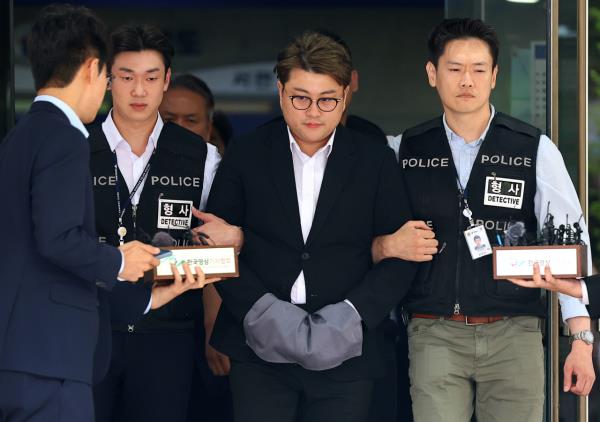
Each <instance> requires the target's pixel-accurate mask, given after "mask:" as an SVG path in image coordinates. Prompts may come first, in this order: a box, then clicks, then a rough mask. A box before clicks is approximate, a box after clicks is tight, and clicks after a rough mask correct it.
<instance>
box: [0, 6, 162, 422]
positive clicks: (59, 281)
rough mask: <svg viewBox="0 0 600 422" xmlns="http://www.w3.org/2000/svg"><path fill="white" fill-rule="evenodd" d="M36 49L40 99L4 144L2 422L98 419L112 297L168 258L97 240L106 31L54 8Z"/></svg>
mask: <svg viewBox="0 0 600 422" xmlns="http://www.w3.org/2000/svg"><path fill="white" fill-rule="evenodd" d="M27 46H28V48H27V52H28V55H29V60H30V62H31V68H32V73H33V80H34V83H35V88H36V91H37V96H36V97H35V99H34V102H33V104H32V106H31V109H30V110H29V112H28V113H27V114H25V115H24V116H23V117H22V118H21V119H20V120H19V123H18V124H17V125H16V127H15V128H14V129H13V130H11V131H10V132H9V134H8V135H7V137H6V139H5V140H4V141H3V142H2V144H1V146H0V195H1V197H2V207H0V220H1V221H2V223H3V234H4V235H5V241H3V242H1V245H0V256H2V259H0V279H1V280H2V282H0V420H2V421H4V422H17V421H43V422H54V421H91V420H93V419H94V409H93V400H92V387H91V384H92V381H93V373H94V372H95V371H94V354H95V353H94V350H95V347H96V344H97V343H101V342H106V341H108V340H109V339H107V338H105V336H104V335H99V333H103V331H104V328H105V327H107V326H108V324H109V321H108V318H107V315H108V313H107V312H105V311H106V305H107V303H106V300H105V299H106V296H107V294H106V292H107V291H110V290H115V289H117V288H118V287H120V286H129V285H130V283H127V282H137V281H138V279H139V278H140V277H141V276H142V275H143V273H144V271H147V270H149V269H151V268H153V267H154V266H155V265H157V264H158V260H157V259H156V258H155V257H154V254H156V253H158V249H157V248H154V247H151V246H149V245H144V244H142V243H140V242H136V241H134V242H130V243H125V244H122V245H120V246H119V248H116V247H114V246H109V245H106V244H101V243H99V242H98V239H97V237H96V232H95V227H94V226H95V224H94V223H95V222H94V201H93V195H92V182H91V177H90V171H89V167H88V162H89V146H88V141H87V140H86V138H87V136H88V132H87V130H86V128H85V127H84V123H89V122H91V121H92V120H94V118H95V116H96V113H97V111H98V108H99V107H100V104H101V103H102V99H103V97H104V93H105V91H106V62H107V50H108V49H107V41H106V32H105V29H104V25H103V24H102V23H101V22H100V20H99V19H98V18H97V17H96V16H95V15H94V14H92V12H91V11H90V10H89V9H86V8H84V7H75V6H70V5H52V6H48V7H45V8H43V9H42V11H41V12H40V15H39V16H38V18H37V19H36V21H35V22H34V23H33V26H32V29H31V33H30V34H29V37H28V42H27ZM118 279H119V280H123V281H118ZM127 306H128V305H127ZM106 352H107V351H106ZM96 355H97V354H96ZM96 358H99V356H98V355H97V356H96ZM101 358H103V359H105V360H106V359H107V358H108V357H107V356H102V357H101Z"/></svg>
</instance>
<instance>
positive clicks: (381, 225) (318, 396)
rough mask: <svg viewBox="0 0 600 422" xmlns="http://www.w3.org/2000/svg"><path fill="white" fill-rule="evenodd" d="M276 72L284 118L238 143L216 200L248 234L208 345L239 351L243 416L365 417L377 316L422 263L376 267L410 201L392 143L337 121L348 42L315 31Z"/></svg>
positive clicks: (238, 395)
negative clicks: (382, 244)
mask: <svg viewBox="0 0 600 422" xmlns="http://www.w3.org/2000/svg"><path fill="white" fill-rule="evenodd" d="M275 71H276V74H277V78H278V88H279V98H280V105H281V109H282V112H283V116H284V120H283V121H274V122H271V123H269V124H266V125H264V126H262V127H260V128H258V129H257V130H255V131H254V132H251V133H250V134H248V135H247V136H244V137H242V138H240V139H238V140H237V141H236V142H235V143H232V144H231V146H230V147H229V149H228V150H227V153H226V154H225V157H224V159H223V161H222V162H221V166H220V168H219V170H218V171H217V175H216V177H215V181H214V183H213V189H212V190H211V194H210V197H209V201H208V207H207V208H208V211H209V212H211V213H213V214H216V215H218V216H219V217H222V218H224V219H225V220H226V221H227V222H229V223H231V224H234V225H236V226H241V227H242V228H243V230H244V242H245V243H244V247H243V248H242V251H241V254H240V256H239V262H240V277H239V278H238V279H236V280H226V281H224V282H222V283H221V284H220V285H217V286H216V287H217V290H218V291H219V293H220V294H221V297H222V299H223V304H222V306H221V308H220V310H219V315H218V317H217V321H216V323H215V328H214V331H213V335H212V340H211V344H212V345H213V346H214V347H215V348H216V349H218V350H219V351H221V352H223V353H225V354H227V355H228V356H230V358H231V372H230V383H231V388H232V393H233V401H234V416H235V420H236V421H240V422H241V421H244V422H255V421H256V422H268V421H277V422H294V421H306V422H308V421H310V422H320V421H332V420H343V421H346V422H360V421H365V420H366V419H367V415H368V410H369V404H370V401H371V392H372V389H373V384H374V379H375V378H377V377H381V376H383V375H384V373H385V371H386V368H385V363H384V359H383V354H382V348H381V344H382V342H383V341H384V338H383V330H382V323H383V321H384V320H385V319H386V318H388V315H389V313H390V310H391V309H392V308H393V307H394V306H395V305H396V304H397V303H398V302H399V301H400V299H401V298H402V297H403V295H404V293H405V292H406V291H407V290H408V287H409V284H410V282H411V280H412V277H413V275H414V271H415V268H414V266H413V265H414V264H412V263H408V262H405V261H402V260H400V259H396V258H394V259H388V260H384V261H382V262H380V263H379V264H377V265H373V264H372V259H371V252H370V245H371V240H372V239H373V237H374V236H377V235H380V234H383V233H390V232H393V231H394V230H395V229H397V228H398V227H400V226H401V225H402V224H403V223H404V222H405V221H407V220H408V219H410V212H409V210H408V208H407V207H406V205H405V203H404V202H403V200H402V198H403V197H404V192H403V190H402V189H403V188H402V186H401V185H400V184H398V183H394V179H395V178H396V177H398V173H397V171H398V167H397V165H396V164H395V159H394V156H393V154H392V153H391V151H390V150H389V149H387V148H386V147H385V146H383V145H381V146H379V145H377V144H375V143H373V142H372V141H371V140H370V139H369V138H367V137H365V136H363V135H361V134H360V133H358V132H355V131H350V130H348V129H346V128H344V127H343V126H341V125H340V120H341V116H342V113H343V111H344V108H345V101H346V96H347V95H348V89H349V83H350V74H351V71H352V65H351V61H350V57H349V56H348V53H347V52H346V51H345V50H344V48H343V47H341V46H340V45H339V44H338V43H336V42H335V41H334V40H333V39H331V38H330V37H328V36H324V35H322V34H319V33H316V32H306V33H304V34H303V35H301V36H299V37H297V38H296V39H295V40H294V41H293V42H291V43H290V44H289V45H288V46H287V47H285V49H284V50H283V51H281V53H280V54H279V56H278V60H277V65H276V68H275Z"/></svg>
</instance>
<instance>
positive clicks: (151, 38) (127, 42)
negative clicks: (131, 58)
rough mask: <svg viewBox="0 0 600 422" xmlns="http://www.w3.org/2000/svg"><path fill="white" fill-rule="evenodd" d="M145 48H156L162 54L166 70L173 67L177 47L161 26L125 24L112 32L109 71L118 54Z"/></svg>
mask: <svg viewBox="0 0 600 422" xmlns="http://www.w3.org/2000/svg"><path fill="white" fill-rule="evenodd" d="M144 50H154V51H157V52H158V53H159V54H160V55H161V56H162V59H163V63H164V64H165V72H166V71H167V70H168V69H169V68H170V67H171V61H172V60H173V56H174V55H175V49H174V48H173V45H172V44H171V41H169V38H168V37H167V36H166V35H165V33H164V32H163V31H162V30H161V29H160V28H158V27H156V26H153V25H123V26H120V27H118V28H117V29H115V30H114V31H113V32H112V33H111V34H110V59H109V63H108V64H109V66H108V69H109V71H110V69H111V68H112V65H113V63H114V61H115V57H116V56H117V54H119V53H126V52H128V51H135V52H137V51H144Z"/></svg>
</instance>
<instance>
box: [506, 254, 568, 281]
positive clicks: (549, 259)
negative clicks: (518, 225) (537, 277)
mask: <svg viewBox="0 0 600 422" xmlns="http://www.w3.org/2000/svg"><path fill="white" fill-rule="evenodd" d="M495 259H496V277H502V278H506V277H516V276H525V275H533V264H534V263H536V262H537V263H538V264H539V265H540V272H541V273H542V274H543V273H544V267H545V266H546V264H549V265H550V270H551V271H552V274H555V275H565V274H577V268H578V267H577V264H578V262H577V249H575V248H556V249H544V248H535V249H533V248H532V249H511V248H507V249H497V250H496V258H495Z"/></svg>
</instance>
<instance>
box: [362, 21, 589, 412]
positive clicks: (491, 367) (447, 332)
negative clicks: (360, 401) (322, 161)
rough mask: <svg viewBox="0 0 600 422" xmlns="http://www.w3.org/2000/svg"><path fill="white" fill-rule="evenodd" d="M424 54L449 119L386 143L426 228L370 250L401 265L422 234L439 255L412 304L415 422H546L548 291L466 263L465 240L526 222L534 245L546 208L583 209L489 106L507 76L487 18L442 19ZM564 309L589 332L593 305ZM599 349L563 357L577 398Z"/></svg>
mask: <svg viewBox="0 0 600 422" xmlns="http://www.w3.org/2000/svg"><path fill="white" fill-rule="evenodd" d="M428 47H429V55H430V57H429V61H428V62H427V64H426V71H427V76H428V79H429V84H430V85H431V86H432V87H434V88H436V89H437V92H438V94H439V96H440V100H441V103H442V106H443V110H444V114H443V116H440V117H437V118H435V119H433V120H431V121H429V122H426V123H423V124H421V125H419V126H416V127H414V128H411V129H408V130H406V131H405V132H404V133H403V134H402V135H401V136H398V137H396V138H393V139H391V140H390V146H392V148H394V149H395V151H396V152H397V154H398V158H399V163H400V170H401V171H400V175H401V177H400V179H399V181H398V183H401V184H402V185H403V186H405V188H406V190H407V192H408V198H409V202H410V206H411V209H412V211H413V213H414V217H415V218H417V219H418V220H417V221H412V222H410V223H409V224H407V225H405V226H404V227H402V228H401V229H400V230H398V231H397V232H396V233H394V234H393V235H390V236H383V237H379V238H377V239H376V240H375V241H374V243H373V254H374V257H375V260H376V261H377V260H379V259H381V258H386V257H390V256H399V257H405V256H406V254H407V253H408V252H410V251H408V252H407V251H406V250H404V246H403V244H404V239H407V238H409V239H410V238H415V237H417V238H422V240H423V244H422V245H421V247H420V248H417V249H416V251H417V252H418V251H419V250H423V251H426V252H428V253H429V254H430V257H429V258H428V260H427V261H426V262H424V263H422V264H420V268H419V270H418V273H417V276H416V279H415V282H414V284H413V286H412V288H411V291H410V293H409V294H408V296H407V298H406V299H405V302H404V304H403V305H404V306H403V308H404V311H405V312H406V314H407V316H408V318H409V319H410V322H409V323H408V328H407V330H408V337H409V357H410V370H409V373H410V380H411V396H412V400H413V414H414V418H415V421H417V422H431V421H445V422H453V421H456V422H468V421H470V420H471V417H472V415H473V412H475V414H476V417H477V420H478V422H489V421H519V422H534V421H535V422H539V421H541V420H542V418H543V410H544V353H543V348H542V335H541V331H540V328H541V318H544V316H545V304H544V302H543V300H542V296H541V294H540V290H539V289H536V290H529V289H525V288H521V287H516V286H514V285H513V284H511V283H510V282H508V281H506V280H500V281H496V280H494V279H493V277H492V275H493V272H492V257H491V255H490V254H489V253H488V254H486V255H485V256H482V257H480V255H481V254H473V255H471V253H470V249H474V248H475V245H474V244H471V243H467V242H468V241H467V239H470V241H472V239H473V237H474V236H479V237H480V240H481V241H482V243H481V244H482V245H483V244H490V243H492V242H493V243H496V242H495V241H496V239H497V236H496V234H500V233H502V232H503V231H504V230H506V229H507V224H508V223H509V222H510V221H521V222H524V224H525V227H526V230H527V236H529V238H531V237H533V238H534V239H535V237H536V235H537V231H538V230H539V229H540V228H541V223H542V222H543V221H544V219H545V213H546V210H547V203H548V202H549V201H550V203H551V207H552V210H553V211H552V213H553V214H554V215H555V216H560V217H561V218H565V216H566V215H567V214H568V215H571V216H572V215H580V214H581V209H580V207H579V201H578V200H577V195H576V193H575V189H574V188H573V185H572V183H571V182H570V179H569V175H568V173H567V171H566V169H565V165H564V162H563V160H562V157H561V155H560V153H559V152H558V149H557V148H556V146H555V145H554V144H553V143H552V142H551V141H550V139H548V137H546V136H544V135H541V133H540V130H539V129H537V128H535V127H533V126H530V125H529V124H526V123H524V122H521V121H519V120H517V119H515V118H512V117H510V116H507V115H505V114H503V113H500V112H496V110H495V109H494V107H493V106H492V105H491V104H490V94H491V91H492V90H493V88H494V86H495V84H496V77H497V74H498V53H499V46H498V38H497V35H496V32H495V31H494V30H493V29H492V28H491V27H490V26H488V25H487V24H485V23H484V22H482V21H481V20H476V19H447V20H444V21H443V22H442V23H440V24H439V25H438V26H436V28H435V29H434V30H433V32H432V33H431V35H430V37H429V41H428ZM434 234H435V238H436V239H437V242H432V241H433V240H435V239H432V236H433V235H434ZM584 237H586V238H587V231H585V233H584ZM486 238H487V240H488V241H487V242H486ZM490 241H491V242H490ZM427 242H431V243H429V244H427ZM488 250H489V249H488ZM413 252H415V250H413ZM490 253H491V251H490ZM560 300H561V309H562V316H563V319H564V320H566V321H567V323H568V325H569V328H570V329H571V331H572V332H573V333H577V332H580V331H583V330H589V327H590V319H589V317H588V313H587V311H586V309H585V307H584V305H583V304H581V303H580V302H579V301H578V300H576V299H573V298H570V297H568V296H564V295H563V296H561V298H560ZM591 353H592V347H591V346H590V345H588V344H585V342H582V341H577V342H574V343H573V345H572V349H571V352H570V354H569V356H568V357H567V359H566V362H565V380H566V381H565V386H567V387H568V388H569V389H570V390H571V391H573V392H575V393H577V394H582V395H585V394H588V392H589V391H590V388H591V385H592V383H593V381H594V369H593V366H592V360H591ZM572 374H573V375H575V376H576V377H577V382H576V383H575V384H573V385H571V375H572Z"/></svg>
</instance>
